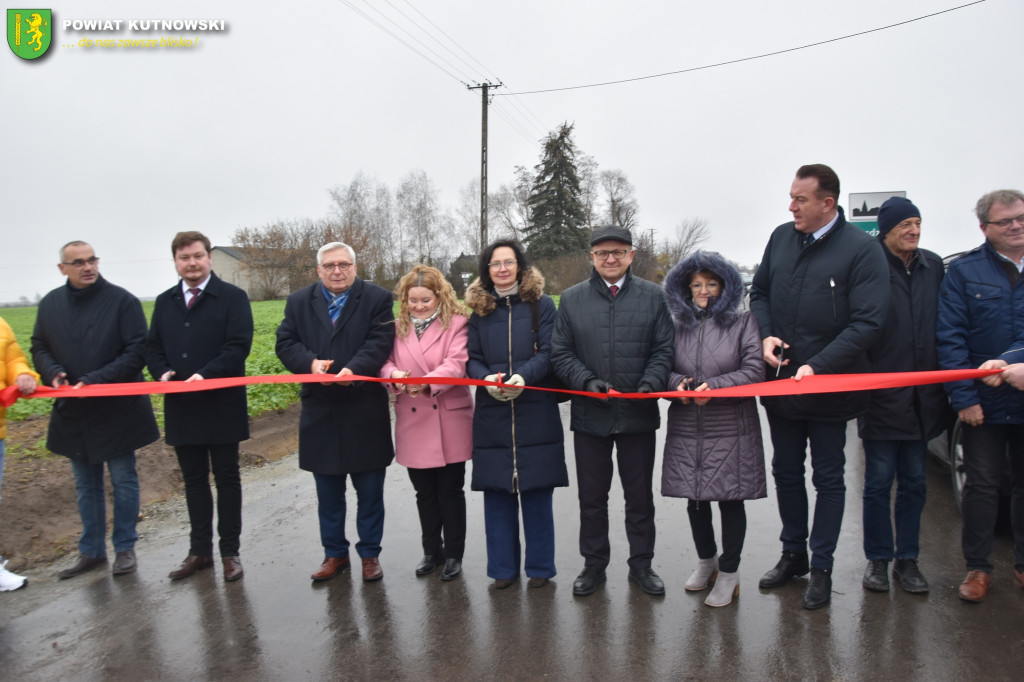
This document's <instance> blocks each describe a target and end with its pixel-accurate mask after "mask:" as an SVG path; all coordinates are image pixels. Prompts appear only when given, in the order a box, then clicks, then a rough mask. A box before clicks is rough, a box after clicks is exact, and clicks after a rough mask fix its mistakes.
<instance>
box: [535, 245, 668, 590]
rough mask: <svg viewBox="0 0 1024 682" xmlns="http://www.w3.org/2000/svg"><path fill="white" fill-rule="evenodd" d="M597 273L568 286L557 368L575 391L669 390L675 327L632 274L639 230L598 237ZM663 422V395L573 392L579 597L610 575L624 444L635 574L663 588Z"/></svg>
mask: <svg viewBox="0 0 1024 682" xmlns="http://www.w3.org/2000/svg"><path fill="white" fill-rule="evenodd" d="M590 245H591V248H590V259H591V262H592V263H593V265H594V267H593V270H592V271H591V274H590V279H589V280H587V281H585V282H580V283H579V284H576V285H574V286H572V287H570V288H568V289H566V290H565V291H564V292H563V293H562V297H561V301H560V303H559V307H558V316H557V318H556V319H555V331H554V334H553V337H552V341H551V345H552V352H551V359H552V364H553V365H554V369H555V373H556V374H557V375H558V377H559V378H560V379H561V380H562V381H563V382H565V384H566V385H567V386H568V387H569V388H572V389H575V390H586V391H591V392H593V393H608V392H609V390H611V389H614V390H616V391H618V392H620V393H633V392H636V393H650V392H658V391H664V390H665V388H666V386H665V384H666V382H667V380H668V375H669V371H670V370H671V368H672V353H673V350H672V339H673V333H674V332H673V327H672V320H671V317H670V316H669V312H668V308H667V306H666V305H665V299H664V295H663V294H662V290H661V287H659V286H658V285H656V284H653V283H651V282H648V281H646V280H643V279H640V278H639V277H636V276H634V275H633V273H632V272H631V271H630V265H631V264H632V262H633V255H634V252H633V236H632V234H631V233H630V231H629V230H627V229H626V228H624V227H620V226H618V225H606V226H604V227H599V228H598V229H596V230H595V231H594V233H593V235H592V236H591V239H590ZM660 424H661V415H660V412H659V410H658V401H657V400H644V399H638V400H623V399H618V398H588V397H579V396H574V397H573V398H572V422H571V427H572V430H573V434H574V435H573V438H574V449H575V454H576V478H577V482H578V483H579V500H580V554H582V555H583V559H584V566H583V571H582V572H581V573H580V574H579V576H578V577H577V578H576V581H575V582H574V583H573V588H572V591H573V594H574V595H577V596H586V595H588V594H592V593H593V592H594V591H596V590H597V588H598V586H600V585H601V584H602V583H604V582H605V580H606V577H605V568H606V567H607V566H608V563H609V561H610V557H611V546H610V544H609V542H608V491H609V490H610V489H611V484H612V475H613V473H614V465H613V461H612V450H613V449H614V450H616V454H617V459H618V464H619V480H620V481H621V482H622V490H623V494H624V496H625V498H626V537H627V538H628V540H629V561H628V563H629V580H630V581H631V582H633V583H636V584H637V585H638V586H639V587H640V589H641V590H643V591H644V592H646V593H647V594H653V595H663V594H665V585H664V583H663V582H662V580H661V578H660V577H658V574H657V573H655V572H654V570H653V569H652V568H651V560H652V559H653V558H654V489H653V476H654V450H655V432H656V431H657V430H658V427H659V426H660Z"/></svg>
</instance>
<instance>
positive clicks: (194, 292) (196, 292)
mask: <svg viewBox="0 0 1024 682" xmlns="http://www.w3.org/2000/svg"><path fill="white" fill-rule="evenodd" d="M188 293H190V294H192V298H190V299H188V305H186V306H185V307H186V308H187V309H189V310H192V306H194V305H195V304H196V301H198V300H199V294H201V293H202V289H200V288H199V287H192V288H191V289H189V290H188Z"/></svg>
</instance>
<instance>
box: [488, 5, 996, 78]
mask: <svg viewBox="0 0 1024 682" xmlns="http://www.w3.org/2000/svg"><path fill="white" fill-rule="evenodd" d="M986 1H987V0H975V1H974V2H968V3H967V4H964V5H958V6H957V7H950V8H949V9H944V10H939V11H938V12H932V13H931V14H925V15H923V16H920V17H915V18H913V19H907V20H906V21H899V22H896V23H895V24H889V25H887V26H879V27H877V28H870V29H868V30H866V31H858V32H857V33H850V34H848V35H844V36H839V37H838V38H829V39H828V40H821V41H818V42H816V43H808V44H807V45H800V46H799V47H789V48H786V49H784V50H776V51H775V52H765V53H763V54H759V55H754V56H751V57H740V58H738V59H730V60H729V61H725V62H717V63H715V64H705V65H703V66H693V67H690V68H688V69H679V70H678V71H666V72H664V73H654V74H650V75H647V76H636V77H634V78H623V79H620V80H614V81H605V82H603V83H588V84H587V85H569V86H566V87H561V88H546V89H543V90H527V91H525V92H502V93H495V95H494V96H495V97H512V96H515V95H539V94H541V93H546V92H564V91H566V90H583V89H584V88H600V87H603V86H606V85H621V84H623V83H633V82H636V81H643V80H650V79H652V78H664V77H665V76H678V75H679V74H683V73H692V72H693V71H703V70H706V69H714V68H717V67H719V66H729V65H730V64H739V63H741V62H749V61H753V60H755V59H764V58H766V57H775V56H777V55H780V54H786V53H787V52H796V51H798V50H806V49H808V48H811V47H819V46H821V45H827V44H829V43H835V42H839V41H840V40H847V39H848V38H856V37H858V36H863V35H867V34H869V33H877V32H878V31H885V30H887V29H890V28H896V27H897V26H903V25H905V24H912V23H914V22H915V21H921V20H922V19H930V18H932V17H937V16H939V15H940V14H946V13H948V12H955V11H956V10H959V9H964V8H965V7H970V6H972V5H980V4H981V3H983V2H986Z"/></svg>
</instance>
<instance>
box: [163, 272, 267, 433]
mask: <svg viewBox="0 0 1024 682" xmlns="http://www.w3.org/2000/svg"><path fill="white" fill-rule="evenodd" d="M250 348H252V307H251V306H250V305H249V297H248V296H246V295H245V292H244V291H243V290H241V289H239V288H238V287H236V286H234V285H232V284H228V283H227V282H225V281H223V280H222V279H220V278H219V277H217V275H214V274H211V275H210V281H209V282H208V283H207V284H206V288H205V289H203V293H202V295H200V296H199V299H198V300H197V301H196V302H195V305H193V306H192V308H191V309H189V308H186V307H185V296H184V294H183V293H182V290H181V282H180V281H179V282H178V283H177V284H175V285H174V286H173V287H171V288H170V289H168V290H167V291H165V292H164V293H162V294H160V295H159V296H157V299H156V305H155V306H154V307H153V317H152V319H151V320H150V323H149V339H148V342H147V344H146V364H147V366H148V367H149V373H150V375H152V377H153V380H154V381H159V380H160V377H161V376H163V375H164V373H165V372H167V371H170V370H173V371H174V376H173V377H171V381H185V379H188V378H189V377H190V376H192V375H193V374H200V375H202V377H203V378H204V379H221V378H224V377H243V376H245V359H246V357H248V355H249V350H250ZM248 437H249V414H248V402H247V401H246V397H245V386H239V387H237V388H224V389H219V390H216V391H198V392H195V393H172V394H169V395H167V396H166V397H165V398H164V439H165V440H166V441H167V444H168V445H214V444H220V443H238V442H241V441H243V440H245V439H247V438H248Z"/></svg>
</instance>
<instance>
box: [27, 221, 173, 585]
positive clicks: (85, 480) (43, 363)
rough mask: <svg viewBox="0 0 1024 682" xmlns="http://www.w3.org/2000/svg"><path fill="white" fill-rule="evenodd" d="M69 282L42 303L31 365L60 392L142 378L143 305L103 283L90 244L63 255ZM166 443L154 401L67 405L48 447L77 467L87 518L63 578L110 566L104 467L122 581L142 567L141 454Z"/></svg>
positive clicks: (81, 508) (81, 509) (116, 569)
mask: <svg viewBox="0 0 1024 682" xmlns="http://www.w3.org/2000/svg"><path fill="white" fill-rule="evenodd" d="M57 267H58V269H59V270H60V272H61V274H63V275H65V276H66V277H67V278H68V279H67V282H66V283H65V284H64V286H62V287H58V288H57V289H54V290H53V291H51V292H50V293H48V294H47V295H46V296H44V297H43V300H42V301H40V302H39V310H38V313H37V315H36V324H35V329H34V331H33V332H32V349H31V350H32V361H33V363H34V364H35V367H36V371H38V372H39V375H40V377H41V379H42V381H43V382H44V383H46V384H48V385H50V386H53V387H54V388H58V387H60V386H65V385H73V386H75V387H76V388H79V387H81V386H85V385H86V384H111V383H124V382H130V381H143V376H142V367H143V365H144V364H145V358H144V356H143V352H144V349H145V344H146V316H145V315H144V314H143V312H142V305H141V304H140V303H139V299H137V298H135V297H134V296H132V295H131V294H130V293H128V292H127V291H125V290H124V289H122V288H121V287H118V286H114V285H113V284H111V283H109V282H107V281H106V280H105V279H103V277H102V276H100V269H99V258H97V257H96V254H95V252H94V251H93V248H92V246H90V245H89V244H87V243H85V242H82V241H74V242H69V243H67V244H65V245H64V246H63V247H62V248H61V250H60V264H59V265H58V266H57ZM159 437H160V432H159V431H158V430H157V427H156V419H155V418H154V417H153V407H152V404H151V403H150V401H149V396H145V395H140V396H122V397H110V398H61V399H59V400H57V401H56V403H55V404H54V406H53V411H52V412H51V413H50V428H49V433H48V434H47V438H46V447H47V448H49V449H50V451H51V452H55V453H57V454H58V455H64V456H65V457H67V458H68V459H70V460H71V470H72V472H73V473H74V476H75V491H76V493H77V496H78V514H79V516H80V517H81V518H82V537H81V539H80V540H79V541H78V551H79V557H78V561H77V562H76V563H75V564H74V565H73V566H71V567H70V568H66V569H64V570H63V571H61V572H60V573H58V575H59V576H60V577H61V578H72V577H74V576H76V575H79V574H81V573H85V572H86V571H90V570H92V569H94V568H96V567H97V566H100V565H102V564H105V563H106V562H107V548H106V542H105V540H104V536H105V535H106V526H107V512H106V504H105V500H106V496H105V494H104V492H103V464H104V462H105V463H106V465H107V469H108V471H109V472H110V484H111V488H113V497H114V530H113V538H112V539H113V543H114V552H116V556H115V558H114V565H113V566H112V567H111V571H112V572H113V573H114V575H123V574H126V573H131V572H133V571H134V570H135V567H136V559H135V541H136V540H137V539H138V534H137V533H136V531H135V522H136V520H137V519H138V516H139V477H138V475H137V474H136V472H135V450H136V449H138V448H141V447H142V446H143V445H148V444H149V443H152V442H153V441H155V440H156V439H157V438H159Z"/></svg>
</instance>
